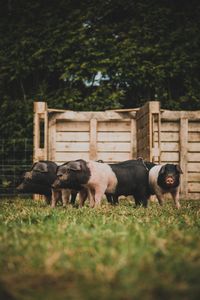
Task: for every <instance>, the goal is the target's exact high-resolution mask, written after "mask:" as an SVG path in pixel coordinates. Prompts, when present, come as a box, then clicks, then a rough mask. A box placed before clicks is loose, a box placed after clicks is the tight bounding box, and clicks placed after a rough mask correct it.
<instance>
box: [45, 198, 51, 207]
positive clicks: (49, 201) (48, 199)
mask: <svg viewBox="0 0 200 300" xmlns="http://www.w3.org/2000/svg"><path fill="white" fill-rule="evenodd" d="M45 202H46V204H47V205H49V204H51V196H45Z"/></svg>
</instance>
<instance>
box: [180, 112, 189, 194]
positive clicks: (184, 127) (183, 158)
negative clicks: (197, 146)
mask: <svg viewBox="0 0 200 300" xmlns="http://www.w3.org/2000/svg"><path fill="white" fill-rule="evenodd" d="M179 141H180V144H179V147H180V148H179V151H180V167H181V170H182V171H183V175H182V176H181V197H182V198H185V199H187V196H188V167H187V166H188V119H187V118H186V117H184V115H183V116H181V118H180V132H179Z"/></svg>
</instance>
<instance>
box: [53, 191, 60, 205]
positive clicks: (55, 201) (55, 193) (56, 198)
mask: <svg viewBox="0 0 200 300" xmlns="http://www.w3.org/2000/svg"><path fill="white" fill-rule="evenodd" d="M59 196H60V191H59V190H55V189H52V200H51V207H52V208H54V207H56V204H57V202H58V200H59Z"/></svg>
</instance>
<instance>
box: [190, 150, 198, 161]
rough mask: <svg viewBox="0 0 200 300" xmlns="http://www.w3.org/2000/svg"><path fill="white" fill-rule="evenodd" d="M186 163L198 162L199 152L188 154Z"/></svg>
mask: <svg viewBox="0 0 200 300" xmlns="http://www.w3.org/2000/svg"><path fill="white" fill-rule="evenodd" d="M188 161H189V162H200V152H196V153H195V152H191V153H190V152H189V153H188Z"/></svg>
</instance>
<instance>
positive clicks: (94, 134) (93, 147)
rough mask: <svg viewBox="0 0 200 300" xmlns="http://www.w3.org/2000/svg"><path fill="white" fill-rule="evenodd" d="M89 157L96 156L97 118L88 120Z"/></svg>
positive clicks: (93, 157) (93, 158) (94, 157)
mask: <svg viewBox="0 0 200 300" xmlns="http://www.w3.org/2000/svg"><path fill="white" fill-rule="evenodd" d="M89 157H90V159H92V160H95V159H96V158H97V120H96V119H91V120H90V155H89Z"/></svg>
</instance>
